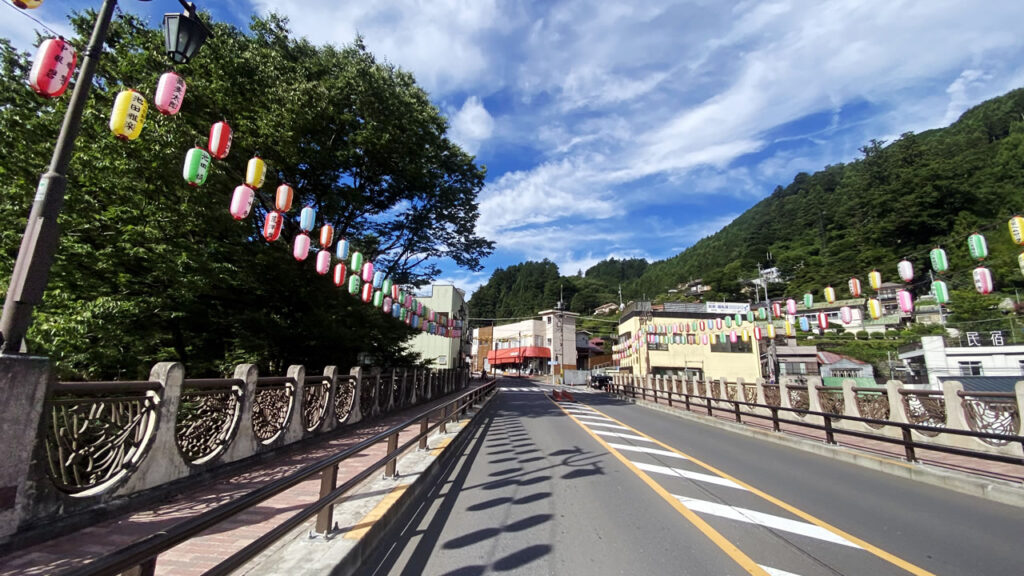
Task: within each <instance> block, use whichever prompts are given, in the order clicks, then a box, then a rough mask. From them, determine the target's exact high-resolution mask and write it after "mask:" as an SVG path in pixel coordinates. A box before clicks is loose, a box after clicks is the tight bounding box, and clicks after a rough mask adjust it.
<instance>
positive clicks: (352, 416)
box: [345, 366, 363, 424]
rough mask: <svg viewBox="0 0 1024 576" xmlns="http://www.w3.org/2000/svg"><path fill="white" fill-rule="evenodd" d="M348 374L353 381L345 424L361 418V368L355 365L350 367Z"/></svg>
mask: <svg viewBox="0 0 1024 576" xmlns="http://www.w3.org/2000/svg"><path fill="white" fill-rule="evenodd" d="M348 374H349V376H351V379H352V380H355V383H354V384H353V386H352V411H351V412H349V415H348V420H346V421H345V423H346V424H355V423H356V422H361V421H362V420H363V368H362V367H361V366H356V367H354V368H350V369H349V371H348Z"/></svg>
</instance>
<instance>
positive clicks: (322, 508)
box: [68, 380, 496, 576]
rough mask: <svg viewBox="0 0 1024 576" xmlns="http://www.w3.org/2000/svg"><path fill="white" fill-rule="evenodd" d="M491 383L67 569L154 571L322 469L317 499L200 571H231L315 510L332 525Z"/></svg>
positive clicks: (106, 575)
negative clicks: (382, 448) (347, 467)
mask: <svg viewBox="0 0 1024 576" xmlns="http://www.w3.org/2000/svg"><path fill="white" fill-rule="evenodd" d="M262 383H264V382H261V384H262ZM266 384H271V382H266ZM279 384H282V383H279V382H277V381H276V380H275V381H274V382H273V385H279ZM495 387H496V381H495V380H492V381H491V382H489V383H487V384H484V385H483V386H479V387H477V388H474V389H473V390H470V391H468V392H464V393H462V394H460V395H459V396H457V397H455V398H454V399H452V400H449V401H448V402H445V403H444V404H441V405H440V406H435V407H433V408H430V409H428V410H424V411H423V412H421V413H419V414H417V415H416V416H413V417H411V418H409V419H407V420H405V421H403V422H401V423H400V424H397V425H395V426H392V427H391V428H388V429H387V430H384V431H382V432H380V433H378V434H375V435H373V436H371V437H370V438H367V439H366V440H363V441H362V442H360V443H358V444H356V445H354V446H352V447H350V448H348V449H346V450H343V451H341V452H339V453H337V454H335V455H333V456H329V457H327V458H323V459H321V460H319V461H317V462H313V463H311V464H308V465H306V466H304V467H303V468H301V469H299V470H297V471H296V472H294V473H293V474H290V475H288V476H286V477H284V478H280V479H278V480H274V481H273V482H270V483H268V484H266V485H264V486H262V487H260V488H258V489H256V490H254V491H252V492H250V493H248V494H246V495H244V496H241V497H239V498H238V499H236V500H233V501H231V502H228V503H226V504H223V505H221V506H218V507H216V508H213V509H212V510H209V511H207V512H204V513H202V514H200V515H198V516H196V517H193V518H191V519H189V520H185V521H183V522H181V523H179V524H176V525H174V526H172V527H170V528H168V529H167V530H164V531H162V532H158V533H156V534H153V535H151V536H148V537H146V538H144V539H142V540H139V541H138V542H135V543H134V544H131V545H129V546H128V547H126V548H124V549H122V550H119V551H117V552H115V553H113V554H108V555H106V556H103V557H101V558H98V559H96V560H94V561H93V562H90V563H89V564H86V565H85V566H82V567H81V568H79V569H77V570H74V571H72V572H69V573H68V574H69V576H116V575H118V574H123V573H126V572H127V573H129V574H132V575H133V576H152V575H153V574H154V573H155V570H156V562H157V558H158V557H159V556H160V554H162V553H164V552H166V551H167V550H170V549H171V548H174V547H175V546H177V545H178V544H181V543H182V542H185V541H186V540H189V539H190V538H192V537H195V536H198V535H199V534H200V533H202V532H204V531H205V530H208V529H209V528H211V527H213V526H216V525H217V524H219V523H221V522H223V521H225V520H227V519H229V518H231V517H233V516H235V515H237V514H239V513H241V512H244V511H245V510H247V509H249V508H251V507H253V506H255V505H257V504H259V503H261V502H263V501H265V500H267V499H269V498H271V497H273V496H275V495H277V494H279V493H281V492H283V491H285V490H287V489H289V488H291V487H293V486H295V485H296V484H298V483H300V482H302V481H304V480H307V479H309V478H311V477H313V476H315V475H317V474H321V473H322V476H321V484H320V497H319V499H317V500H316V501H315V502H313V503H311V504H309V505H307V506H305V507H304V508H303V509H302V510H300V511H299V512H297V513H296V514H294V515H292V516H290V517H289V518H288V519H286V520H285V521H284V522H283V523H281V524H280V525H278V526H277V527H275V528H273V529H272V530H271V531H269V532H267V533H266V534H264V535H263V536H261V537H260V538H258V539H256V540H255V541H253V542H252V543H250V544H249V545H247V546H245V547H244V548H242V549H241V550H239V551H238V552H236V553H234V554H232V555H231V556H229V557H228V558H226V559H225V560H223V561H222V562H221V563H220V564H217V565H216V566H214V567H213V568H211V569H210V570H208V571H206V572H204V575H211V576H212V575H221V574H230V573H231V572H232V571H233V570H235V569H237V568H238V567H240V566H242V565H243V564H245V563H246V562H247V561H249V560H250V559H252V558H253V557H255V556H256V555H257V554H259V553H260V552H261V551H262V550H264V549H265V548H266V547H267V546H270V545H271V544H273V543H274V542H275V541H277V540H278V539H280V538H281V537H283V536H284V535H285V534H287V533H288V532H290V531H291V530H293V529H295V528H296V527H298V526H299V525H301V524H302V523H303V522H305V521H306V520H308V519H309V518H311V517H313V516H317V522H316V530H317V531H318V532H321V533H323V532H326V531H327V530H329V529H330V526H331V524H330V522H331V516H332V514H333V509H334V502H336V501H337V500H338V499H339V498H341V497H342V496H344V495H345V494H346V493H347V492H349V491H350V490H352V489H354V488H355V487H357V486H358V485H359V484H360V483H362V482H363V481H364V480H366V479H367V478H369V477H370V476H371V475H372V474H374V473H375V472H377V471H378V470H380V469H381V468H384V469H385V475H388V476H394V475H395V473H396V462H397V460H398V458H399V457H400V456H401V455H402V454H403V453H404V452H405V451H406V450H408V449H410V448H412V446H413V445H414V444H418V445H419V448H421V449H426V448H427V437H428V436H429V435H430V433H431V432H433V431H434V430H437V429H439V430H440V431H441V432H442V433H443V432H445V431H446V425H447V424H448V422H450V421H453V420H454V421H456V422H457V421H458V420H459V418H460V416H461V415H463V414H465V413H466V412H468V410H469V409H470V408H471V407H474V406H476V405H477V404H478V403H480V402H485V403H486V401H488V400H489V399H490V397H491V395H492V393H493V392H494V390H495ZM438 412H440V415H439V418H438V420H437V422H434V423H433V424H430V418H431V417H432V416H435V415H437V413H438ZM415 425H419V432H418V433H417V434H416V436H415V437H413V438H412V439H410V440H408V441H406V442H405V443H403V444H402V445H401V446H399V445H398V435H399V433H400V432H402V431H403V430H405V429H406V428H409V427H410V426H415ZM384 440H387V442H388V451H387V454H385V455H384V457H382V458H380V459H378V460H377V461H376V462H374V463H373V464H371V465H370V466H368V467H366V468H365V469H364V470H363V471H362V472H360V473H359V474H357V475H356V476H354V477H353V478H351V479H349V480H348V481H346V482H345V483H343V484H342V485H340V486H337V472H338V464H340V463H341V462H343V461H345V460H346V459H348V458H351V457H352V456H355V455H357V454H359V453H361V452H363V451H364V450H366V449H367V448H369V447H371V446H373V445H375V444H377V443H378V442H382V441H384Z"/></svg>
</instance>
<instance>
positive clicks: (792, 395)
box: [786, 386, 811, 417]
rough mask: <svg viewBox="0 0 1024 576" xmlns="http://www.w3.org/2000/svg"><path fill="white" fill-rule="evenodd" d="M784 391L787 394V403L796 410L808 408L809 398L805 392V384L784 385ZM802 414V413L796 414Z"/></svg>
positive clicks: (809, 406) (809, 404) (809, 405)
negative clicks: (795, 385)
mask: <svg viewBox="0 0 1024 576" xmlns="http://www.w3.org/2000/svg"><path fill="white" fill-rule="evenodd" d="M786 393H787V394H789V405H790V406H792V407H793V408H796V409H798V410H810V408H811V399H810V398H809V395H808V393H807V386H797V387H790V386H786ZM797 416H801V417H802V416H803V414H797Z"/></svg>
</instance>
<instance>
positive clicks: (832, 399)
mask: <svg viewBox="0 0 1024 576" xmlns="http://www.w3.org/2000/svg"><path fill="white" fill-rule="evenodd" d="M611 390H612V391H613V392H614V393H618V394H621V395H624V396H630V397H633V398H637V397H639V398H641V399H644V400H646V399H648V397H649V398H650V399H651V400H652V401H654V402H656V403H658V402H661V401H666V402H667V403H668V405H669V406H675V405H681V406H682V407H685V408H686V410H688V411H696V410H700V411H702V412H703V411H706V412H707V415H709V416H723V415H726V414H728V415H731V416H732V417H733V418H734V419H735V421H736V422H741V423H742V422H743V419H744V418H755V419H761V420H766V421H770V422H771V426H772V429H773V430H774V431H776V432H778V431H781V424H790V425H794V426H800V427H804V428H809V429H814V430H819V431H823V432H824V434H825V440H826V442H828V443H829V444H836V443H837V441H836V436H837V435H847V436H852V437H857V438H864V439H869V440H875V441H878V442H884V443H888V444H896V445H900V446H902V447H903V451H904V454H905V457H906V459H907V460H908V461H911V462H916V461H918V458H917V453H916V452H917V450H920V449H927V450H932V451H935V452H942V453H946V454H956V455H960V456H968V457H972V458H978V459H982V460H989V461H996V462H1004V463H1008V464H1016V465H1022V466H1024V456H1022V452H1024V434H1021V410H1020V406H1021V405H1022V404H1024V402H1022V400H1021V399H1022V398H1024V382H1018V383H1017V385H1016V390H1015V392H1014V393H1003V392H970V391H965V390H963V388H962V386H961V385H960V384H959V383H957V382H947V383H946V386H945V388H944V389H943V390H921V389H914V388H904V387H902V386H901V383H900V382H898V381H895V380H892V381H889V382H887V383H886V386H879V387H860V386H854V384H853V381H852V380H847V381H844V382H843V385H842V386H822V385H820V384H814V383H813V382H803V383H795V382H792V381H789V382H784V383H782V384H781V385H780V384H765V383H764V382H762V381H758V382H756V383H744V382H743V381H738V382H735V383H731V382H724V381H722V380H712V381H696V380H695V381H687V380H685V379H679V378H658V377H651V378H639V377H634V376H630V375H624V376H622V375H620V376H616V377H614V378H613V380H612V386H611ZM741 407H742V408H741ZM957 408H959V410H957ZM786 415H788V417H786Z"/></svg>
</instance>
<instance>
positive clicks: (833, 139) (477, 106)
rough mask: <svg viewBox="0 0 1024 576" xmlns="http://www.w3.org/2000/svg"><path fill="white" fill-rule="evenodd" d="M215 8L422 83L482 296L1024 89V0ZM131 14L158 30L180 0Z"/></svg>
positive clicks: (461, 1) (673, 227) (58, 16)
mask: <svg viewBox="0 0 1024 576" xmlns="http://www.w3.org/2000/svg"><path fill="white" fill-rule="evenodd" d="M0 1H4V2H9V1H10V0H0ZM198 4H199V6H200V8H201V9H204V10H209V11H211V12H212V15H213V17H214V18H215V19H216V20H219V21H230V22H233V23H235V24H237V25H239V26H243V27H244V25H245V23H246V22H247V21H248V18H249V15H251V14H253V13H264V12H266V11H268V10H274V11H277V12H279V13H281V14H284V15H286V16H288V17H289V18H290V20H291V25H292V29H293V32H294V33H295V34H296V35H300V36H306V37H308V38H309V39H311V40H312V41H314V42H317V43H334V44H344V43H347V42H349V41H351V40H352V38H353V37H354V36H355V34H356V33H357V32H358V33H361V34H363V36H364V37H365V41H366V44H367V46H368V47H369V48H370V49H371V50H372V51H373V52H374V53H375V54H376V55H377V56H378V57H380V58H386V59H387V60H389V61H391V62H393V63H395V64H397V65H399V66H401V67H402V68H404V69H406V70H409V71H411V72H413V73H414V74H415V76H416V78H417V80H418V81H419V83H420V84H421V85H422V86H423V87H424V88H426V89H427V90H428V91H429V92H430V94H431V96H432V99H433V101H434V103H435V104H436V105H437V107H438V108H439V109H440V110H441V111H442V112H443V113H445V114H446V115H447V116H448V118H449V120H450V124H451V136H452V137H453V139H454V140H456V141H457V142H459V143H460V144H461V145H462V146H463V147H464V148H465V149H467V150H468V151H470V152H471V153H474V154H476V156H477V161H478V162H479V163H481V164H484V165H486V166H487V167H488V178H487V186H486V188H485V189H484V190H483V192H482V193H481V195H480V203H481V207H480V210H481V218H480V222H479V226H480V230H481V232H482V233H483V234H484V235H485V236H487V237H488V238H490V239H492V240H495V241H496V242H497V249H496V251H495V253H494V255H492V256H491V257H490V258H488V259H487V260H486V262H485V264H486V268H485V270H484V271H482V272H480V273H469V272H467V271H463V270H458V269H455V268H454V267H448V268H446V269H445V274H444V278H443V280H444V281H447V282H452V283H454V284H456V285H457V286H459V287H461V288H464V289H466V290H468V291H470V292H471V291H472V290H474V289H475V288H476V287H477V286H479V285H480V284H481V283H483V282H486V280H487V279H488V278H489V277H490V274H491V272H492V271H493V270H494V269H495V268H497V267H502V266H508V265H511V264H515V263H518V262H522V261H525V260H540V259H542V258H549V259H550V260H552V261H554V262H555V263H557V264H558V266H559V269H560V270H561V272H562V273H563V274H574V273H575V272H576V271H577V270H579V269H583V270H585V269H586V268H588V267H589V266H591V265H593V264H595V263H597V262H598V261H600V260H603V259H606V258H610V257H615V258H631V257H642V258H647V259H648V260H651V261H653V260H660V259H663V258H667V257H670V256H673V255H675V254H677V253H679V252H680V251H682V250H683V249H685V248H686V247H687V246H689V245H691V244H693V243H694V242H696V241H697V240H699V239H700V238H702V237H704V236H707V235H709V234H712V233H714V232H716V231H717V230H719V229H720V228H721V227H722V226H724V225H726V224H728V223H729V222H730V221H731V220H732V219H733V218H735V217H736V216H738V215H739V214H741V213H742V212H743V211H744V210H746V209H747V208H749V207H750V206H752V205H753V204H754V203H756V202H758V201H759V200H760V199H762V198H763V197H765V196H766V195H768V194H769V193H771V191H772V190H773V189H774V188H775V186H776V185H786V184H788V183H789V182H790V181H791V180H792V178H793V176H794V175H795V174H796V173H798V172H800V171H807V172H813V171H815V170H818V169H821V168H823V167H824V166H825V165H827V164H835V163H839V162H846V161H849V160H852V159H854V158H856V157H857V154H858V153H857V149H858V148H859V147H860V146H862V145H863V144H865V143H867V142H868V141H869V140H870V139H872V138H879V139H886V140H892V139H894V138H895V137H897V136H898V135H899V134H900V133H903V132H906V131H923V130H927V129H929V128H935V127H940V126H945V125H947V124H949V123H950V122H952V121H953V120H955V119H956V118H957V117H958V116H959V115H960V114H961V113H962V112H963V111H964V110H966V109H967V108H968V107H970V106H973V105H975V104H977V103H979V102H982V101H984V100H986V99H988V98H992V97H994V96H997V95H999V94H1002V93H1004V92H1006V91H1008V90H1010V89H1013V88H1017V87H1020V86H1024V50H1022V48H1024V34H1020V32H1019V28H1020V22H1024V2H1020V1H1019V0H1007V1H1003V0H985V1H981V2H979V1H977V0H963V1H953V0H949V1H943V0H922V1H918V2H909V1H900V0H880V1H875V0H832V1H829V2H819V1H798V0H780V1H759V2H744V1H741V2H726V1H720V0H691V1H682V2H669V1H657V0H651V1H643V2H628V3H627V2H618V3H616V2H602V1H583V0H569V1H563V0H546V1H537V2H530V1H526V0H520V1H501V0H434V1H425V0H423V1H411V0H406V1H402V0H376V1H372V2H337V1H335V0H273V1H271V0H216V1H213V0H205V1H200V2H198ZM99 5H100V1H99V0H75V1H70V2H61V1H59V0H47V2H45V3H44V5H43V6H42V7H41V8H40V9H38V10H35V11H33V12H32V13H33V15H34V16H37V17H39V18H40V19H42V20H43V21H45V22H46V23H47V24H49V25H51V26H54V27H56V28H58V29H60V28H63V27H65V25H64V24H63V22H64V16H65V13H66V12H67V11H68V10H69V9H71V8H81V7H90V6H92V7H98V6H99ZM121 7H122V9H123V10H126V11H134V12H137V13H142V14H152V19H151V22H152V24H153V25H154V26H157V25H159V23H160V16H159V15H160V14H162V13H163V12H169V11H177V7H178V4H177V2H176V1H174V0H155V1H153V2H148V3H143V2H138V1H136V0H122V2H121ZM32 27H33V24H32V22H30V21H28V20H26V19H24V18H18V17H17V16H16V15H13V14H12V11H11V10H10V9H9V8H8V9H4V10H0V35H2V36H6V37H9V38H12V39H13V40H14V41H15V42H16V44H18V45H19V46H23V47H25V48H26V49H29V47H30V46H31V42H32V38H33V35H32Z"/></svg>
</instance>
